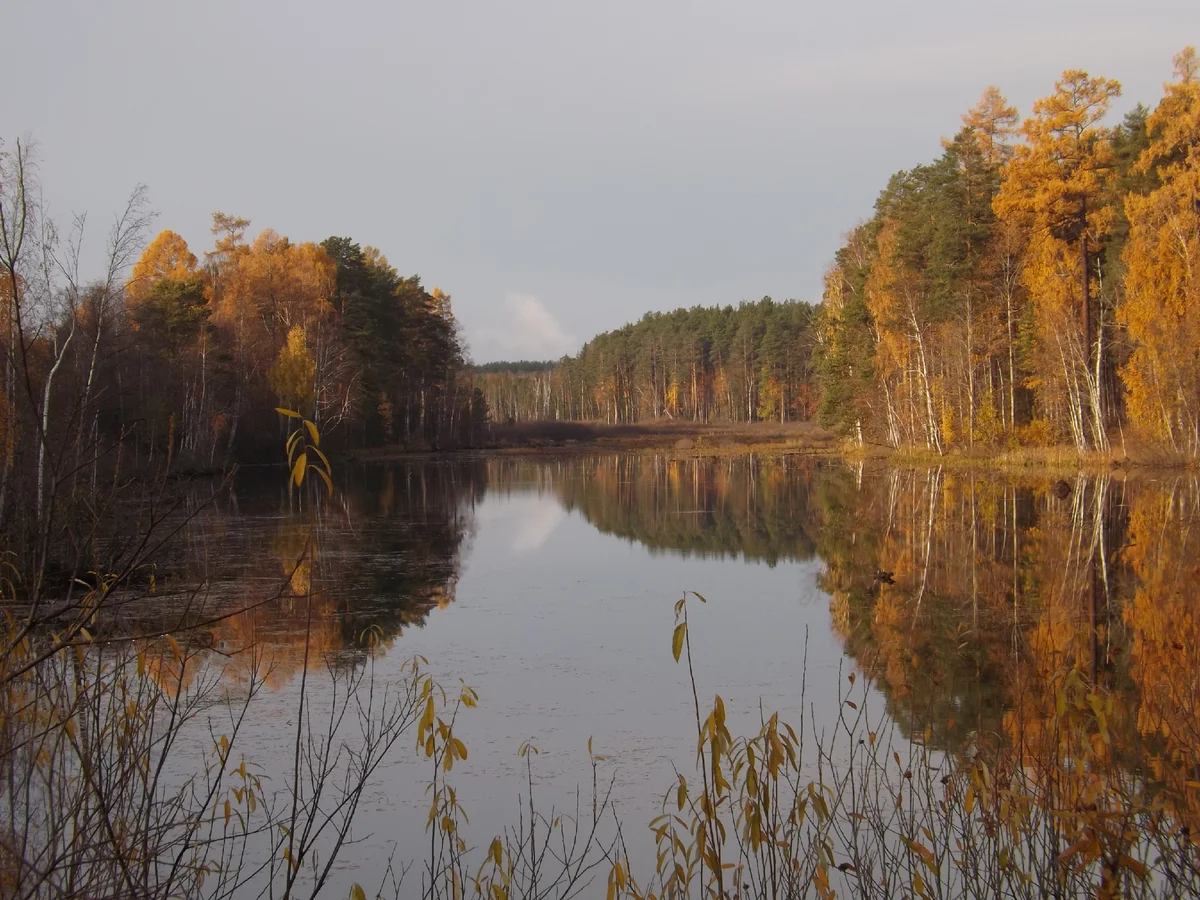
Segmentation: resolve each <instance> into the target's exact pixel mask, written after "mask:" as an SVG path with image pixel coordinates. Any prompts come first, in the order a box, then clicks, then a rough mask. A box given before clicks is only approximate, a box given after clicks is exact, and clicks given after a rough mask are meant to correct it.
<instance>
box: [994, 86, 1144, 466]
mask: <svg viewBox="0 0 1200 900" xmlns="http://www.w3.org/2000/svg"><path fill="white" fill-rule="evenodd" d="M1120 93H1121V86H1120V84H1119V83H1118V82H1116V81H1110V80H1109V79H1107V78H1094V77H1092V76H1090V75H1088V73H1087V72H1083V71H1079V70H1070V71H1067V72H1064V73H1063V76H1062V78H1061V79H1060V80H1059V81H1058V82H1057V83H1056V85H1055V91H1054V93H1053V94H1051V95H1050V96H1049V97H1044V98H1042V99H1041V100H1038V101H1037V102H1036V103H1035V104H1034V107H1033V116H1032V117H1030V118H1028V119H1026V120H1025V123H1024V125H1023V126H1022V128H1021V131H1022V133H1023V134H1024V135H1025V138H1026V143H1025V144H1023V145H1021V146H1019V147H1018V148H1017V150H1016V153H1015V154H1014V156H1013V160H1012V162H1011V163H1010V164H1009V166H1008V169H1007V177H1006V178H1005V181H1004V183H1003V185H1002V186H1001V189H1000V192H999V193H998V194H997V196H996V199H995V202H994V209H995V212H996V215H997V216H998V217H999V218H1000V219H1001V220H1002V221H1008V222H1015V223H1017V224H1018V225H1019V227H1021V229H1022V230H1023V231H1024V232H1025V233H1026V234H1027V235H1028V236H1029V242H1028V245H1027V248H1026V251H1025V254H1026V256H1025V265H1024V269H1023V272H1022V280H1023V282H1024V284H1025V286H1026V288H1027V289H1028V290H1029V293H1030V297H1031V300H1032V303H1033V306H1034V310H1035V314H1036V319H1037V330H1038V334H1037V338H1038V344H1039V347H1038V349H1039V351H1040V358H1039V360H1038V361H1037V366H1036V368H1037V369H1038V370H1039V371H1040V372H1043V373H1047V376H1048V375H1049V373H1051V372H1056V371H1057V372H1058V373H1059V374H1058V375H1057V377H1047V381H1046V383H1045V385H1044V387H1043V396H1042V397H1041V399H1042V402H1043V404H1044V405H1048V406H1049V405H1053V404H1055V403H1062V404H1065V406H1066V408H1067V411H1068V413H1069V421H1070V424H1071V431H1072V435H1073V437H1074V439H1075V443H1076V446H1077V447H1079V448H1080V449H1088V448H1096V449H1102V450H1103V449H1107V448H1108V437H1107V432H1106V429H1105V410H1104V401H1103V393H1102V382H1103V380H1102V377H1101V373H1102V367H1103V365H1104V338H1103V336H1104V321H1103V309H1102V308H1101V309H1100V311H1099V315H1097V314H1095V313H1094V312H1093V309H1092V306H1093V302H1092V300H1093V297H1094V296H1095V295H1096V294H1097V293H1098V291H1097V282H1098V273H1097V272H1096V260H1097V254H1098V253H1099V252H1100V250H1101V248H1102V246H1103V241H1104V240H1105V238H1106V236H1107V234H1108V232H1109V230H1110V228H1111V227H1112V224H1113V222H1114V220H1115V218H1116V210H1115V209H1114V208H1113V207H1112V206H1111V205H1110V204H1106V203H1105V202H1104V197H1105V193H1106V188H1107V183H1108V179H1109V177H1110V176H1109V172H1110V170H1111V167H1112V155H1113V154H1112V148H1111V144H1110V141H1109V132H1108V130H1107V129H1105V128H1103V127H1102V126H1101V124H1100V123H1101V121H1102V120H1103V118H1104V116H1105V114H1106V113H1107V112H1108V108H1109V105H1110V104H1111V103H1112V101H1113V99H1114V98H1116V97H1118V96H1120Z"/></svg>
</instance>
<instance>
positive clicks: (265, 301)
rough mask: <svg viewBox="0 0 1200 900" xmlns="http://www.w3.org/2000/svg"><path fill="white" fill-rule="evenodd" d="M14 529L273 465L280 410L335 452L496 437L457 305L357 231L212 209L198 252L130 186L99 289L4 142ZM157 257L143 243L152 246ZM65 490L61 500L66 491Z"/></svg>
mask: <svg viewBox="0 0 1200 900" xmlns="http://www.w3.org/2000/svg"><path fill="white" fill-rule="evenodd" d="M0 154H2V155H0V201H2V202H0V320H2V321H0V447H2V450H0V522H11V521H13V519H14V516H15V517H16V518H17V519H20V518H23V516H17V515H16V514H17V513H25V512H32V513H34V515H33V516H32V517H27V518H29V519H30V520H31V521H32V520H38V521H40V520H42V519H43V518H44V517H46V516H51V517H52V516H53V515H54V510H53V509H52V507H53V506H54V505H55V504H57V505H58V506H59V508H60V511H61V509H62V508H63V504H64V503H67V504H68V505H69V504H70V503H73V502H75V501H78V500H80V499H81V498H85V497H87V496H92V495H94V494H95V488H96V486H97V484H98V483H103V482H104V481H105V480H106V479H107V480H110V481H111V479H112V478H113V477H114V473H117V472H120V473H121V475H122V476H124V475H128V474H133V473H135V472H143V473H144V472H148V471H155V470H157V469H159V468H161V465H162V463H163V462H164V461H167V460H169V461H170V462H171V463H172V465H173V467H174V469H175V470H176V471H179V470H181V469H182V470H187V469H191V470H193V471H196V470H201V471H208V470H217V469H220V468H221V467H223V466H224V465H226V464H228V463H229V462H233V461H255V460H263V459H271V460H275V459H278V458H279V453H280V447H281V443H280V442H281V439H282V436H283V431H282V425H281V422H280V418H281V417H280V416H279V414H278V413H276V412H275V408H276V407H283V408H287V409H291V410H295V411H297V412H300V413H301V414H303V415H304V416H305V417H306V418H308V419H310V420H311V421H313V422H315V423H317V424H318V425H319V427H320V430H321V433H322V434H323V435H326V436H328V438H329V440H330V441H331V442H333V443H334V444H335V445H341V446H343V447H364V446H376V445H384V444H386V445H402V446H405V447H410V448H429V449H438V448H444V447H454V446H463V445H468V444H473V443H476V442H477V441H478V440H479V439H480V437H481V436H482V434H483V429H484V428H485V426H486V419H487V413H486V407H485V404H484V399H483V395H482V393H481V392H480V391H478V390H476V389H475V388H474V383H473V377H472V374H471V372H470V367H469V365H468V364H467V362H466V358H465V357H466V353H465V347H464V342H463V340H462V338H461V336H460V334H459V329H458V326H457V323H456V321H455V318H454V314H453V311H452V308H451V301H450V296H449V295H448V294H446V293H445V292H443V291H442V290H440V289H439V288H433V289H432V290H430V289H427V288H426V287H425V286H424V285H423V284H422V282H421V280H420V278H419V277H417V276H402V275H400V274H399V273H398V272H397V270H396V269H395V268H394V267H393V266H392V265H391V264H390V263H389V262H388V260H387V258H386V257H385V256H384V255H383V254H382V253H381V252H380V251H378V250H376V249H375V248H373V247H370V246H363V245H360V244H359V243H357V242H355V241H353V240H352V239H350V238H347V237H330V238H328V239H326V240H324V241H322V242H321V243H319V244H318V243H312V242H296V241H292V240H290V239H289V238H287V237H285V236H283V235H280V234H278V233H277V232H275V231H273V230H272V229H270V228H267V229H264V230H263V231H261V232H260V233H259V234H258V235H257V236H256V237H253V238H251V237H250V236H249V228H250V222H249V221H248V220H246V219H243V218H239V217H236V216H230V215H226V214H224V213H215V214H214V215H213V224H212V233H213V245H212V247H211V249H210V250H208V251H207V252H206V253H204V254H203V258H202V259H201V258H198V257H197V255H196V254H195V253H193V252H192V249H191V248H190V247H189V246H188V244H187V243H186V241H184V239H183V238H182V237H181V236H180V235H178V234H177V233H175V232H173V231H170V230H166V231H162V232H161V233H159V234H158V235H157V237H155V238H153V240H150V241H149V243H148V244H147V239H148V238H149V236H150V234H151V233H152V230H151V226H152V224H153V222H154V218H155V216H154V214H153V213H152V211H151V210H150V207H149V202H148V196H147V192H146V189H145V188H144V187H140V186H139V187H138V188H136V189H135V190H134V191H133V192H132V194H131V196H130V198H129V201H128V203H127V204H126V206H125V208H124V209H123V210H122V211H121V212H120V214H119V215H118V216H117V217H116V218H115V220H114V222H113V224H112V227H111V228H110V230H109V232H108V235H107V241H106V252H105V257H104V259H105V264H104V267H103V270H102V272H101V274H100V276H99V277H98V278H91V279H89V278H85V277H84V275H83V274H82V273H81V265H80V260H81V258H82V257H83V256H84V253H83V249H82V248H83V240H84V236H85V231H86V225H87V222H86V219H85V217H83V216H79V217H76V218H75V219H74V220H73V221H72V222H71V223H70V227H61V228H60V225H59V224H58V223H56V222H55V221H54V220H53V219H52V218H51V217H50V216H48V215H47V214H46V211H45V209H44V208H43V205H42V202H41V200H40V197H41V192H40V186H39V185H38V184H37V178H36V160H35V158H34V157H33V156H32V155H31V153H30V151H29V148H28V146H23V145H22V144H20V143H16V144H14V145H13V146H11V147H9V148H5V147H3V146H0ZM143 248H144V249H143ZM64 490H65V492H66V493H64Z"/></svg>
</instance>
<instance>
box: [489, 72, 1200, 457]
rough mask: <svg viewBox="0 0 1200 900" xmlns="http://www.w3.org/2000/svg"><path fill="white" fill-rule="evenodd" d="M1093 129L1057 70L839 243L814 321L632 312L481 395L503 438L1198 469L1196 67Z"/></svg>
mask: <svg viewBox="0 0 1200 900" xmlns="http://www.w3.org/2000/svg"><path fill="white" fill-rule="evenodd" d="M1175 76H1176V77H1175V80H1174V81H1173V82H1172V83H1170V84H1168V85H1166V88H1165V96H1164V97H1163V98H1162V99H1161V101H1160V102H1159V103H1158V106H1157V107H1156V108H1155V109H1153V110H1150V109H1148V108H1146V107H1145V106H1143V105H1140V104H1139V105H1137V106H1135V107H1134V108H1133V109H1132V110H1130V111H1129V112H1128V113H1127V114H1126V115H1125V116H1124V118H1123V120H1121V121H1119V122H1116V123H1111V122H1110V121H1109V119H1111V115H1110V110H1111V107H1112V106H1113V104H1114V102H1115V101H1116V100H1117V99H1118V98H1119V97H1120V96H1121V86H1120V84H1119V83H1118V82H1116V81H1112V80H1110V79H1107V78H1101V77H1096V76H1092V75H1089V74H1088V73H1086V72H1082V71H1075V70H1071V71H1067V72H1065V73H1064V74H1063V76H1062V78H1061V80H1059V81H1058V83H1057V84H1056V85H1055V86H1054V90H1053V92H1052V93H1050V94H1049V95H1047V96H1046V97H1044V98H1042V99H1041V100H1039V101H1037V103H1035V104H1034V107H1033V110H1032V113H1031V115H1030V116H1029V117H1028V118H1025V119H1024V120H1022V118H1021V116H1020V114H1019V113H1018V111H1017V109H1016V108H1014V107H1013V106H1012V105H1010V104H1009V103H1008V101H1007V100H1006V99H1005V98H1004V96H1003V95H1002V94H1001V93H1000V91H999V90H998V89H996V88H994V87H990V88H988V89H987V90H986V91H985V92H984V94H983V96H982V98H981V99H980V101H979V103H978V104H977V105H976V106H975V107H973V108H972V109H970V110H969V111H968V112H967V113H966V114H965V115H964V116H963V124H962V128H961V129H960V130H959V131H958V132H957V133H956V134H954V135H953V136H952V137H949V138H945V139H943V141H942V146H943V152H942V154H941V156H940V157H938V158H937V159H936V160H934V161H932V162H930V163H927V164H924V165H920V166H917V167H915V168H913V169H911V170H907V171H902V172H898V173H897V174H896V175H894V176H893V177H892V178H891V179H890V180H889V182H888V184H887V186H886V187H885V188H884V189H883V191H882V192H881V193H880V195H879V199H878V200H877V202H876V205H875V213H874V215H873V216H872V217H871V218H870V219H869V220H867V221H865V222H863V223H862V224H860V225H858V226H857V227H855V228H854V229H853V230H851V231H850V233H849V234H848V235H847V236H846V239H845V244H844V245H843V247H842V248H841V249H840V250H839V251H838V252H837V255H836V258H835V259H834V261H833V263H832V265H830V267H829V269H828V271H827V272H826V275H825V291H824V297H823V299H822V302H821V303H820V304H819V305H818V306H815V307H814V306H810V305H808V304H805V303H797V302H786V303H775V302H772V301H771V300H770V299H769V298H767V299H764V300H762V301H760V302H756V303H743V304H742V305H741V306H739V307H726V308H725V309H700V308H695V309H691V310H678V311H676V312H673V313H650V314H648V315H647V316H646V317H645V318H644V319H642V320H641V321H640V322H638V323H637V324H634V325H628V326H626V327H624V328H622V329H619V330H617V331H612V332H608V333H606V334H602V335H600V336H598V337H596V338H595V339H593V340H592V341H590V342H589V343H588V344H586V345H585V346H584V347H583V349H582V350H581V351H580V352H579V353H578V354H577V355H576V356H574V357H568V358H566V359H563V360H562V361H561V362H559V363H557V364H556V365H553V366H547V367H544V368H542V369H541V370H538V371H531V370H530V369H529V367H528V366H526V367H524V368H521V367H519V366H518V367H516V368H515V369H513V370H511V371H495V370H494V367H491V368H492V370H489V371H486V372H483V373H481V377H482V378H483V380H484V391H485V395H486V397H487V399H488V402H489V406H490V407H491V408H492V410H493V412H494V413H498V414H499V415H501V416H507V417H513V418H517V419H523V418H524V419H528V418H565V419H577V418H598V419H603V420H606V421H620V422H631V421H642V420H646V419H655V418H662V417H667V418H680V417H682V418H687V419H690V420H696V421H706V422H707V421H710V420H713V419H724V420H731V421H743V422H744V421H756V420H770V419H775V420H778V421H788V420H789V419H807V418H810V417H813V416H814V415H815V416H819V418H820V420H821V421H822V423H823V424H825V425H826V426H828V427H829V428H831V429H834V430H835V431H836V432H837V433H839V434H840V435H842V436H844V437H845V438H848V439H850V440H852V441H854V442H855V443H857V444H859V445H863V444H876V445H882V446H886V447H891V448H921V449H923V450H927V451H931V452H933V453H936V454H941V453H945V452H947V451H950V450H952V449H954V448H964V449H977V448H989V447H990V448H998V447H1006V446H1007V447H1011V446H1027V445H1034V446H1047V445H1053V444H1064V445H1068V446H1071V447H1073V448H1075V449H1077V450H1079V451H1083V452H1088V451H1100V452H1107V451H1109V450H1111V449H1112V448H1113V446H1114V442H1116V443H1120V442H1122V441H1129V440H1134V439H1136V440H1139V441H1148V442H1151V443H1153V444H1156V445H1161V446H1162V447H1165V448H1169V449H1170V450H1171V451H1173V452H1175V453H1178V454H1181V455H1186V456H1188V457H1194V456H1195V455H1196V454H1197V453H1198V452H1200V419H1198V415H1200V413H1198V410H1200V355H1198V354H1200V330H1197V329H1198V327H1200V326H1198V325H1197V321H1196V316H1195V315H1194V312H1195V310H1196V308H1197V304H1198V303H1200V280H1198V279H1197V277H1196V275H1195V270H1196V268H1197V264H1198V262H1200V206H1197V197H1198V196H1200V61H1198V60H1197V57H1196V54H1195V51H1194V50H1193V49H1192V48H1188V49H1185V50H1184V51H1182V52H1180V53H1179V54H1178V55H1177V56H1176V57H1175Z"/></svg>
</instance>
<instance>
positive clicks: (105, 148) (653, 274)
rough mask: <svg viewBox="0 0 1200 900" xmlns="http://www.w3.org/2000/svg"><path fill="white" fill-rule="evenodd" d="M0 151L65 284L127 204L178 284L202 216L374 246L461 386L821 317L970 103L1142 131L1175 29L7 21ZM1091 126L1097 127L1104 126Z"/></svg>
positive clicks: (1174, 16)
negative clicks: (801, 306) (150, 213)
mask: <svg viewBox="0 0 1200 900" xmlns="http://www.w3.org/2000/svg"><path fill="white" fill-rule="evenodd" d="M2 18H3V24H2V26H0V27H2V28H3V32H4V36H5V45H6V50H5V58H6V69H7V71H8V72H9V78H8V85H9V88H8V90H7V91H6V92H5V93H4V95H3V96H2V97H0V129H2V130H0V137H3V138H4V140H5V142H6V144H8V145H11V142H12V141H13V140H14V139H15V138H27V137H32V138H33V139H34V140H35V141H36V144H37V152H38V156H39V173H40V177H41V181H42V184H43V191H44V195H45V198H46V201H47V202H48V204H49V206H50V209H51V211H52V214H54V215H55V217H56V218H58V219H60V220H63V221H66V222H69V220H70V217H71V215H72V214H73V213H80V212H86V213H87V214H88V222H89V232H88V234H87V235H86V244H85V255H84V262H85V264H91V265H92V266H93V267H94V268H96V269H99V267H100V264H101V258H102V254H103V243H104V233H105V230H106V228H107V225H108V223H110V222H111V221H112V217H113V215H114V214H115V212H116V211H117V210H118V209H119V208H120V207H121V206H122V204H123V201H124V199H125V198H126V197H127V196H128V194H129V192H130V190H131V189H132V188H133V187H134V186H135V185H136V184H139V183H144V184H146V185H147V186H148V188H149V191H150V197H151V200H152V203H153V206H154V208H155V209H156V210H157V211H158V213H159V216H158V219H157V221H156V227H157V228H170V229H172V230H174V231H177V232H179V233H180V234H182V235H183V236H184V238H185V239H186V240H187V241H188V242H189V244H190V245H191V247H192V250H193V252H195V253H196V254H197V255H200V254H202V253H203V251H204V250H206V249H208V248H209V247H210V246H211V235H210V234H209V225H210V221H211V214H212V212H214V211H216V210H221V211H223V212H226V213H230V214H236V215H240V216H244V217H246V218H249V219H250V220H251V222H252V226H251V233H252V234H253V233H257V231H258V230H259V229H261V228H266V227H270V228H274V229H275V230H276V231H278V232H280V233H281V234H285V235H287V236H288V237H290V238H291V239H292V240H295V241H305V240H312V241H320V240H323V239H324V238H326V237H328V236H330V235H343V236H349V237H352V238H353V239H354V240H356V241H358V242H359V243H361V244H363V245H367V244H370V245H373V246H376V247H378V248H380V249H381V250H382V251H383V252H384V253H385V254H386V255H387V257H388V259H389V260H390V262H391V263H392V264H393V265H394V266H395V267H396V268H397V269H398V270H400V272H401V273H402V274H418V275H420V276H421V278H422V280H423V282H424V283H425V284H426V286H427V287H431V288H432V287H433V286H440V287H441V288H442V289H443V290H445V291H447V292H448V293H450V294H451V296H452V297H453V304H454V311H455V314H456V316H457V318H458V320H459V322H460V324H461V326H462V328H463V331H464V336H465V338H466V340H467V343H468V345H469V348H470V351H471V354H472V356H473V358H474V359H475V360H476V361H477V362H488V361H492V360H495V359H517V358H530V359H543V358H556V357H559V356H561V355H563V354H564V353H568V352H574V351H575V350H577V349H578V347H579V346H580V345H581V344H582V343H583V342H584V341H586V340H588V339H589V338H590V337H591V336H592V335H594V334H595V333H597V332H600V331H605V330H609V329H612V328H617V327H620V326H621V325H623V324H625V323H626V322H630V321H636V320H637V319H638V318H640V317H641V316H642V314H643V313H645V312H646V311H648V310H668V309H674V308H676V307H679V306H693V305H706V306H707V305H716V304H728V303H733V304H736V303H738V302H739V301H741V300H755V299H758V298H760V297H762V296H765V295H770V296H772V297H775V298H776V299H788V298H794V299H800V300H807V301H811V302H816V301H818V300H819V299H820V292H821V275H822V273H823V271H824V269H825V267H826V266H827V265H828V264H829V262H830V260H831V259H832V256H833V253H834V252H835V251H836V249H837V247H838V246H839V244H840V240H841V238H842V236H843V235H844V234H845V233H846V232H847V231H848V230H849V229H850V228H852V227H853V226H854V225H855V224H856V223H857V222H859V221H861V220H862V219H864V218H867V217H869V216H870V214H871V209H872V204H873V202H874V198H875V196H876V195H877V194H878V192H879V190H880V189H881V188H882V187H883V185H884V184H885V182H886V180H887V178H888V176H889V175H890V174H892V173H893V172H895V171H897V170H900V169H905V168H910V167H912V166H914V165H917V164H919V163H922V162H927V161H929V160H931V159H933V158H934V157H936V156H937V155H938V153H939V144H938V142H939V139H940V137H942V136H943V135H950V134H952V133H953V132H954V131H956V130H957V127H958V125H959V118H960V116H961V115H962V113H963V112H964V111H965V110H967V109H968V108H970V107H971V106H972V105H973V104H974V103H975V101H976V100H977V99H978V97H979V95H980V94H981V93H982V91H983V89H984V88H985V87H987V86H988V85H989V84H996V85H998V86H999V87H1000V89H1001V90H1002V91H1003V92H1004V93H1005V95H1006V96H1007V97H1008V98H1009V100H1010V101H1012V102H1014V103H1016V105H1017V106H1018V108H1019V109H1020V110H1021V112H1022V114H1027V113H1028V112H1029V111H1030V107H1031V105H1032V103H1033V101H1034V100H1035V99H1036V98H1037V97H1039V96H1043V95H1045V94H1047V93H1049V92H1051V91H1052V90H1053V86H1054V81H1055V79H1056V78H1057V77H1058V76H1059V75H1060V74H1061V72H1062V71H1063V70H1064V69H1067V68H1082V69H1086V70H1088V71H1089V72H1091V73H1092V74H1095V75H1104V76H1106V77H1109V78H1116V79H1118V80H1120V81H1121V82H1122V84H1123V85H1124V87H1125V94H1124V97H1123V98H1122V100H1121V101H1119V103H1118V105H1117V107H1116V114H1118V115H1119V114H1120V113H1123V112H1124V110H1126V109H1128V108H1130V107H1131V106H1132V105H1133V104H1134V103H1136V102H1138V101H1141V102H1144V103H1146V104H1147V105H1151V106H1152V105H1153V104H1155V103H1156V102H1157V101H1158V98H1159V97H1160V96H1161V94H1162V84H1163V82H1164V81H1167V80H1168V79H1169V78H1170V76H1171V57H1172V55H1173V54H1174V53H1175V52H1176V51H1178V50H1179V49H1181V48H1182V47H1183V46H1184V45H1185V44H1188V43H1192V44H1198V43H1200V2H1196V0H1141V2H1138V3H1132V2H1129V0H1119V2H1111V0H1090V2H1087V3H1082V2H1059V0H1038V2H1033V0H1013V2H1009V3H990V4H981V3H975V2H966V0H954V2H950V0H932V2H931V0H909V2H904V3H901V2H896V0H857V2H835V3H820V4H815V3H803V2H798V0H741V2H715V0H690V2H675V0H636V2H633V0H603V2H598V0H596V2H592V0H589V2H580V0H508V2H504V3H498V2H494V0H493V2H474V3H466V2H459V0H438V2H430V0H427V2H422V3H413V2H408V0H378V2H366V0H342V2H339V3H329V2H327V0H326V2H320V3H318V2H315V0H287V2H279V0H236V2H235V0H206V2H181V0H180V2H162V0H157V2H134V0H104V2H101V0H76V2H62V0H6V3H5V9H4V13H3V17H2ZM1115 118H1116V117H1115V116H1114V121H1115Z"/></svg>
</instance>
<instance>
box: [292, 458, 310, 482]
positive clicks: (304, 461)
mask: <svg viewBox="0 0 1200 900" xmlns="http://www.w3.org/2000/svg"><path fill="white" fill-rule="evenodd" d="M307 465H308V454H307V453H301V454H300V455H299V456H297V457H296V464H295V465H294V466H292V481H294V482H295V483H296V487H300V485H301V484H302V483H303V482H304V470H305V467H306V466H307Z"/></svg>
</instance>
